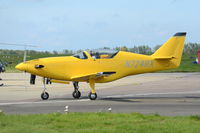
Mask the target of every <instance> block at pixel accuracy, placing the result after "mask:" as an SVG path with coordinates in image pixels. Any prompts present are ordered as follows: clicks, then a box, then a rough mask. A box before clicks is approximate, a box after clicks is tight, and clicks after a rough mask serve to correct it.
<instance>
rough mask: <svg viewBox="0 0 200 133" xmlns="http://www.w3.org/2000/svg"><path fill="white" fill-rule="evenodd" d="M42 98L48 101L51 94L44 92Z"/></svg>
mask: <svg viewBox="0 0 200 133" xmlns="http://www.w3.org/2000/svg"><path fill="white" fill-rule="evenodd" d="M41 98H42V99H43V100H47V99H48V98H49V93H47V92H43V93H42V94H41Z"/></svg>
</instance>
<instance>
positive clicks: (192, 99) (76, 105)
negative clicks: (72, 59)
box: [0, 73, 200, 116]
mask: <svg viewBox="0 0 200 133" xmlns="http://www.w3.org/2000/svg"><path fill="white" fill-rule="evenodd" d="M1 77H2V78H3V79H4V80H3V81H1V82H4V84H5V85H4V86H2V87H0V110H2V111H3V112H5V113H7V114H38V113H52V112H61V113H64V112H65V111H64V110H65V107H66V106H68V111H69V112H108V111H111V112H116V113H118V112H121V113H126V112H141V113H146V114H149V113H158V114H161V115H172V116H174V115H200V73H149V74H141V75H135V76H129V77H126V78H123V79H120V80H117V81H114V82H111V83H104V84H97V85H96V88H97V94H98V99H97V100H95V101H91V100H89V99H88V97H87V95H88V92H89V86H88V85H87V84H86V83H80V91H81V92H82V97H81V98H80V99H78V100H74V99H73V98H72V96H71V93H72V92H73V86H72V84H70V85H63V84H52V85H48V86H47V87H48V88H49V89H48V92H49V94H50V98H49V100H47V101H43V100H41V99H40V94H41V92H42V83H41V81H40V78H37V81H36V85H35V86H33V85H29V84H28V82H29V75H28V74H24V73H4V74H3V75H1Z"/></svg>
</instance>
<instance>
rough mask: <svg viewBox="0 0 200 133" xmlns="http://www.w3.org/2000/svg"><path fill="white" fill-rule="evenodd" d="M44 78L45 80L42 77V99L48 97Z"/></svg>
mask: <svg viewBox="0 0 200 133" xmlns="http://www.w3.org/2000/svg"><path fill="white" fill-rule="evenodd" d="M45 80H46V78H43V88H44V90H43V92H42V94H41V98H42V100H47V99H49V93H47V92H46V90H47V88H46V84H45Z"/></svg>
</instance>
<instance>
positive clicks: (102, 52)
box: [74, 49, 119, 59]
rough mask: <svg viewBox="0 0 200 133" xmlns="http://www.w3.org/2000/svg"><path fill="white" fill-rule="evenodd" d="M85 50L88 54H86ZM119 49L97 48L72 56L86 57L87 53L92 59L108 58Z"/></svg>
mask: <svg viewBox="0 0 200 133" xmlns="http://www.w3.org/2000/svg"><path fill="white" fill-rule="evenodd" d="M85 52H87V53H88V54H86V53H85ZM118 52H119V51H117V50H110V49H97V50H89V51H84V52H80V53H77V54H75V55H74V57H76V58H79V59H87V58H88V57H87V55H90V56H91V57H92V58H93V59H110V58H113V57H114V56H115V55H117V53H118Z"/></svg>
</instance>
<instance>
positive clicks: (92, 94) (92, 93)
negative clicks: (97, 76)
mask: <svg viewBox="0 0 200 133" xmlns="http://www.w3.org/2000/svg"><path fill="white" fill-rule="evenodd" d="M89 84H90V88H91V91H90V93H89V94H88V97H89V98H90V100H96V99H97V93H96V91H95V80H94V79H90V80H89Z"/></svg>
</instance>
